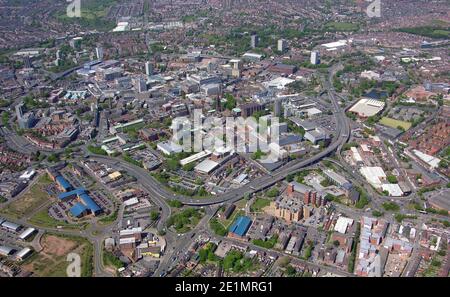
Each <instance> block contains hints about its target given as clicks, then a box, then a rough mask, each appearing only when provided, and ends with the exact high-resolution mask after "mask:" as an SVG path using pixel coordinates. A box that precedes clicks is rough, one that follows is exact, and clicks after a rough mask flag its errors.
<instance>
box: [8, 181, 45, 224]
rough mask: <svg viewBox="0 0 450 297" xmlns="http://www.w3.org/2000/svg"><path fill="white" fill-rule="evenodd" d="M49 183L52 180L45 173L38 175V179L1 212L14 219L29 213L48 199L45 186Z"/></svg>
mask: <svg viewBox="0 0 450 297" xmlns="http://www.w3.org/2000/svg"><path fill="white" fill-rule="evenodd" d="M51 183H52V180H51V179H50V177H49V176H48V175H47V174H44V175H42V176H40V177H38V180H37V181H36V182H35V183H34V184H33V185H32V186H31V187H30V188H29V189H28V191H27V192H26V193H24V194H23V195H22V197H20V198H18V199H17V200H15V201H13V202H12V203H11V204H9V205H8V206H7V207H5V209H3V210H2V214H4V215H5V216H10V217H13V218H15V219H18V218H23V217H25V216H27V215H29V214H30V213H32V212H33V211H34V210H36V209H38V208H39V207H41V206H42V205H44V204H45V203H46V202H48V201H49V199H50V196H49V194H48V193H47V191H46V187H47V186H48V185H50V184H51Z"/></svg>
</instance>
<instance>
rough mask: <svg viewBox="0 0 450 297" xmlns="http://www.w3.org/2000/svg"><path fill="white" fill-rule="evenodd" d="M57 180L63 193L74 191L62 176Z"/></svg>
mask: <svg viewBox="0 0 450 297" xmlns="http://www.w3.org/2000/svg"><path fill="white" fill-rule="evenodd" d="M55 180H56V183H57V184H58V186H59V188H60V189H61V191H64V192H68V191H70V190H72V185H71V184H70V183H69V182H68V181H67V180H66V179H65V178H64V177H63V176H62V175H58V176H57V177H56V178H55Z"/></svg>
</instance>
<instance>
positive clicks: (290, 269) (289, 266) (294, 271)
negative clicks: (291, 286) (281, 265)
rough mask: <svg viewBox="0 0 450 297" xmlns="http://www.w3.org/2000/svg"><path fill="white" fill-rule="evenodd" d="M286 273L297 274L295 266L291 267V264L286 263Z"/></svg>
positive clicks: (289, 274)
mask: <svg viewBox="0 0 450 297" xmlns="http://www.w3.org/2000/svg"><path fill="white" fill-rule="evenodd" d="M286 274H287V275H288V276H294V275H295V274H297V270H295V268H294V267H292V265H288V266H287V267H286Z"/></svg>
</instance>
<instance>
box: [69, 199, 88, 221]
mask: <svg viewBox="0 0 450 297" xmlns="http://www.w3.org/2000/svg"><path fill="white" fill-rule="evenodd" d="M86 212H87V208H86V206H84V205H83V204H81V203H80V202H78V203H77V204H75V205H74V206H73V207H72V208H71V209H70V213H71V214H72V215H73V216H74V217H76V218H80V217H82V216H84V215H85V214H86Z"/></svg>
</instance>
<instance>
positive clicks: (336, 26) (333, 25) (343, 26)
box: [325, 22, 359, 31]
mask: <svg viewBox="0 0 450 297" xmlns="http://www.w3.org/2000/svg"><path fill="white" fill-rule="evenodd" d="M325 27H326V28H327V29H328V30H333V31H357V30H358V29H359V26H358V25H357V24H353V23H345V22H342V23H341V22H329V23H327V24H326V25H325Z"/></svg>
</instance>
